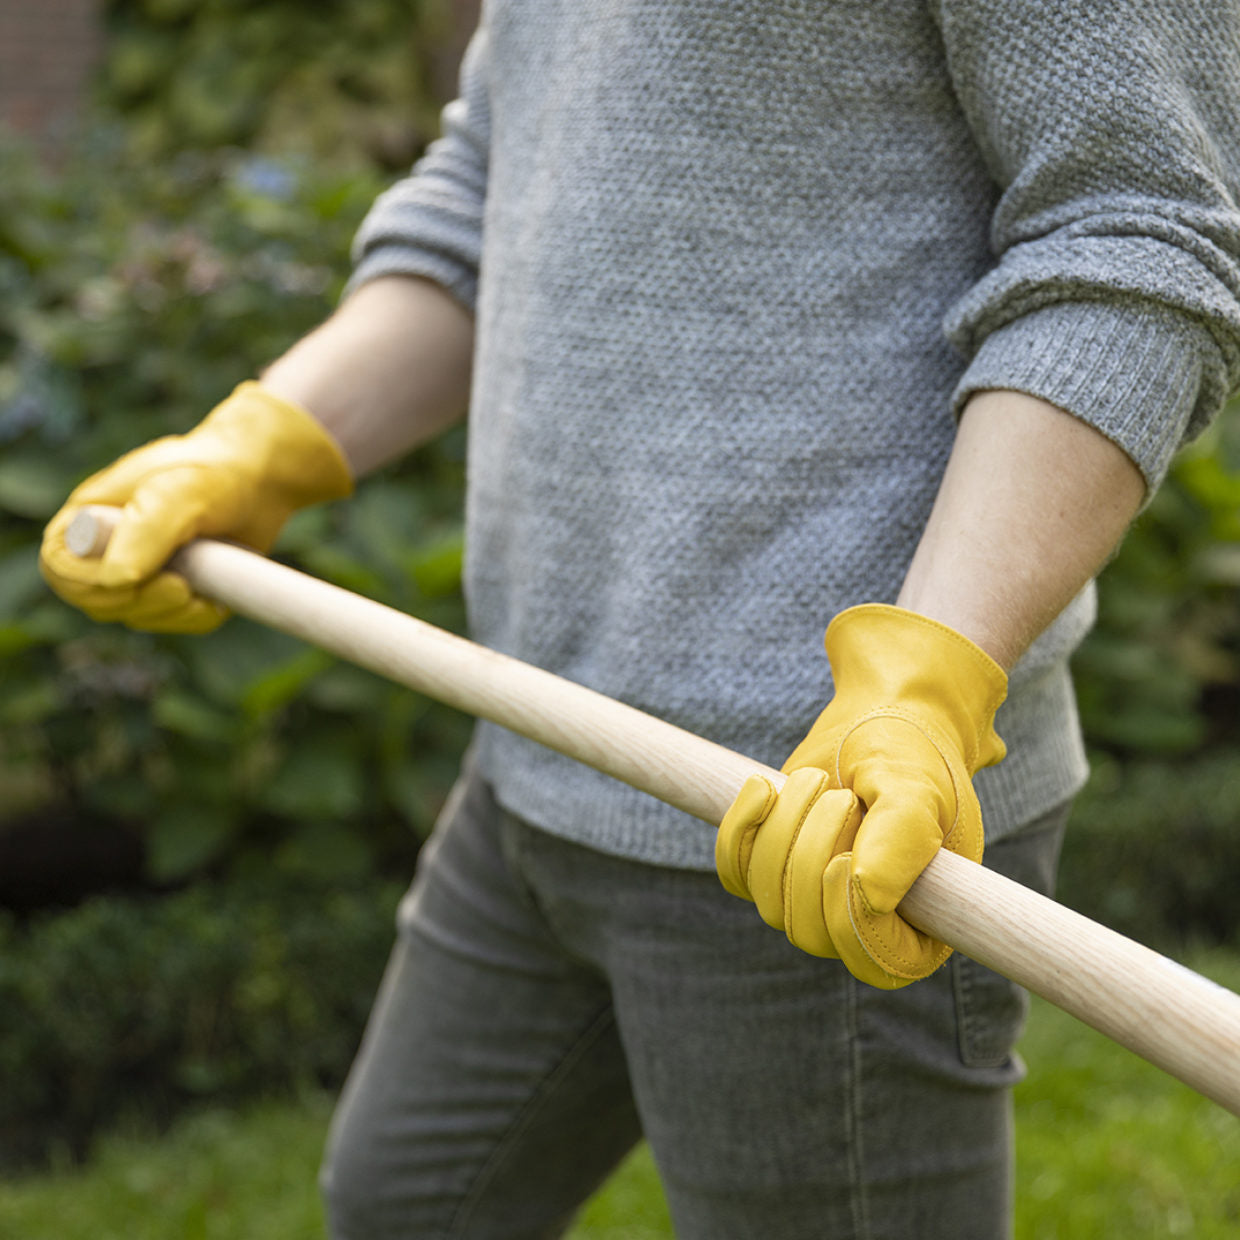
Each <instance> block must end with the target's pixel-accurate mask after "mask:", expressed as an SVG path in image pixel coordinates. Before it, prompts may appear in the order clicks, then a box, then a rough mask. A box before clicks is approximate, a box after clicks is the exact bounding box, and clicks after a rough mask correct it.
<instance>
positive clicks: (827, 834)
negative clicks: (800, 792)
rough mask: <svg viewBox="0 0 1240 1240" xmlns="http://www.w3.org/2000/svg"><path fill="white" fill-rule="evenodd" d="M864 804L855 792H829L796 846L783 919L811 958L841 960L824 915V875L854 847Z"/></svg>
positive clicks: (787, 878) (808, 816) (815, 807)
mask: <svg viewBox="0 0 1240 1240" xmlns="http://www.w3.org/2000/svg"><path fill="white" fill-rule="evenodd" d="M860 823H861V803H860V802H859V801H858V800H857V798H856V797H855V796H853V794H852V793H851V792H847V791H844V790H841V789H827V790H826V791H824V792H823V793H822V794H821V795H820V796H819V797H817V799H816V800H815V801H814V803H813V805H811V806H810V808H809V811H808V812H807V813H806V815H805V821H804V823H803V825H802V827H801V830H800V833H799V834H798V835H797V838H796V841H795V842H794V843H793V845H792V853H791V855H790V856H789V858H788V867H787V873H786V876H785V883H784V921H785V929H786V933H787V935H788V938H789V940H790V941H791V942H792V943H793V945H794V946H796V947H799V948H800V949H801V950H802V951H803V952H808V953H809V954H810V955H811V956H838V955H839V952H838V951H837V950H836V948H835V943H834V940H833V939H832V937H831V931H830V929H829V928H828V926H827V923H826V919H825V918H824V917H823V901H822V884H823V876H824V875H825V873H826V871H827V869H828V868H829V866H830V863H831V860H832V858H833V857H835V856H837V855H838V854H839V853H840V852H842V851H844V850H846V849H847V848H848V847H849V845H850V844H851V843H852V840H853V838H854V836H855V835H856V833H857V828H858V826H859V825H860Z"/></svg>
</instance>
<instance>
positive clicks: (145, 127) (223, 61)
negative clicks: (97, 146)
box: [100, 0, 477, 168]
mask: <svg viewBox="0 0 1240 1240" xmlns="http://www.w3.org/2000/svg"><path fill="white" fill-rule="evenodd" d="M476 10H477V4H476V3H473V4H470V3H463V2H462V0H347V2H345V0H328V2H327V3H322V2H320V3H317V4H311V5H308V4H305V3H303V2H302V0H264V2H263V3H262V4H253V3H250V2H249V0H108V3H107V5H106V9H105V12H106V14H107V18H108V31H109V51H108V56H107V59H106V62H105V64H104V67H103V73H102V77H101V82H100V94H101V96H102V99H103V101H104V102H105V103H106V105H107V106H108V107H110V108H111V109H112V110H113V111H115V112H116V113H117V114H119V115H123V116H124V117H125V119H126V123H127V126H128V128H129V131H130V136H131V140H132V141H134V142H135V143H136V144H137V145H138V146H139V148H140V149H141V150H143V151H144V152H145V153H146V154H147V155H148V156H155V157H161V156H164V155H166V154H168V153H169V152H175V151H183V150H186V149H192V148H198V149H214V148H218V147H221V146H242V147H245V148H246V149H248V150H252V151H263V150H266V151H278V152H280V153H287V152H289V151H290V150H296V151H300V152H301V153H303V154H306V155H310V156H313V157H314V158H316V159H328V160H331V161H332V162H333V163H336V164H340V163H342V162H343V163H347V164H351V165H353V166H362V167H372V166H375V165H380V166H383V167H387V168H398V167H402V166H404V165H405V164H407V163H408V162H409V161H410V159H411V158H412V157H413V155H414V154H416V152H417V151H418V150H419V149H420V148H421V147H422V145H423V144H424V143H425V142H426V140H427V139H428V138H429V137H430V136H432V134H433V133H434V132H435V129H436V126H437V121H438V107H439V105H440V104H441V103H442V102H443V101H444V100H445V98H446V97H448V96H449V94H450V93H451V91H452V89H453V86H454V78H455V72H454V71H455V63H456V58H457V55H458V54H459V51H460V45H461V42H462V40H463V37H464V35H465V34H466V33H467V30H468V27H469V26H470V25H471V24H472V21H473V17H474V14H475V13H476Z"/></svg>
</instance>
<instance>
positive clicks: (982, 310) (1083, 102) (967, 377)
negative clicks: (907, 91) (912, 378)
mask: <svg viewBox="0 0 1240 1240" xmlns="http://www.w3.org/2000/svg"><path fill="white" fill-rule="evenodd" d="M936 8H937V10H938V19H939V24H940V29H941V32H942V36H943V40H944V44H945V47H946V51H947V57H948V65H949V69H950V72H951V75H952V81H953V85H954V87H955V90H956V94H957V97H958V99H959V102H960V105H961V107H962V108H963V110H964V113H965V116H966V118H967V120H968V123H969V125H970V127H971V129H972V131H973V134H974V137H975V139H976V141H977V143H978V145H979V147H980V149H981V151H982V154H983V157H984V158H985V160H986V161H987V164H988V166H989V168H990V171H991V174H992V175H993V177H994V179H995V182H996V184H997V186H998V190H999V197H998V201H997V206H996V209H995V212H994V215H993V219H992V223H991V243H992V248H993V252H994V254H995V258H996V261H995V264H994V265H993V267H992V268H991V269H990V270H989V271H988V272H986V273H984V274H983V275H982V277H981V278H980V279H979V280H978V281H977V282H976V283H975V284H974V285H973V286H972V287H971V288H970V289H968V290H967V292H966V293H965V295H964V296H963V297H962V298H961V299H960V300H959V301H958V302H957V303H956V304H955V306H954V307H953V308H952V309H951V310H950V311H949V313H948V316H947V321H946V328H947V333H948V336H949V338H950V339H951V340H952V342H953V343H954V344H955V345H956V346H957V347H958V348H959V349H961V350H962V352H963V353H964V354H965V356H966V357H967V358H968V359H969V364H968V367H967V370H966V372H965V374H964V376H963V378H962V380H961V382H960V384H959V386H958V387H957V389H956V393H955V398H954V400H955V407H956V409H957V410H959V409H961V408H963V406H964V403H965V401H966V400H967V399H968V397H969V396H970V395H972V394H973V393H974V392H977V391H981V390H983V389H987V388H1013V389H1016V390H1018V391H1023V392H1027V393H1029V394H1031V395H1034V396H1038V397H1041V398H1042V399H1044V400H1047V401H1050V402H1051V403H1053V404H1055V405H1058V406H1059V407H1060V408H1063V409H1066V410H1067V411H1068V412H1070V413H1072V414H1074V415H1076V416H1077V417H1079V418H1081V419H1083V420H1084V421H1086V422H1088V423H1090V424H1091V425H1093V426H1095V427H1096V428H1097V429H1098V430H1100V431H1101V432H1102V433H1103V434H1105V435H1106V436H1108V438H1110V439H1112V440H1113V441H1114V442H1115V443H1117V444H1118V445H1119V446H1120V447H1121V448H1122V449H1123V450H1124V451H1125V452H1127V453H1128V455H1129V456H1130V457H1131V458H1132V459H1133V461H1134V462H1135V463H1136V464H1137V465H1138V466H1139V468H1140V469H1141V471H1142V473H1143V474H1144V476H1145V479H1146V482H1147V484H1148V486H1149V488H1150V489H1151V490H1152V489H1153V488H1154V487H1155V486H1156V485H1157V484H1158V482H1159V481H1160V480H1161V478H1162V476H1163V474H1164V473H1165V472H1166V469H1167V466H1168V464H1169V463H1170V459H1171V456H1172V454H1173V453H1174V452H1175V450H1176V449H1177V448H1178V447H1179V446H1180V445H1181V444H1182V443H1183V442H1185V441H1186V440H1187V439H1189V438H1191V437H1192V436H1193V435H1195V434H1197V433H1199V432H1200V431H1201V430H1202V429H1203V428H1204V427H1205V426H1206V425H1207V424H1208V422H1209V421H1210V420H1211V418H1212V417H1213V416H1214V415H1215V414H1216V413H1217V412H1218V410H1219V409H1220V407H1221V406H1222V404H1223V402H1224V400H1225V399H1226V398H1227V396H1228V394H1229V393H1230V392H1231V391H1232V390H1234V389H1235V388H1236V387H1237V385H1240V212H1238V211H1237V207H1236V190H1237V186H1238V185H1240V4H1238V3H1237V2H1236V0H1099V2H1098V3H1091V4H1082V3H1080V0H939V3H937V5H936Z"/></svg>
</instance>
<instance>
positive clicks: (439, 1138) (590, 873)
mask: <svg viewBox="0 0 1240 1240" xmlns="http://www.w3.org/2000/svg"><path fill="white" fill-rule="evenodd" d="M1065 818H1066V810H1061V811H1058V812H1056V813H1055V814H1053V815H1050V816H1048V817H1047V818H1044V819H1042V820H1041V821H1039V822H1037V823H1034V824H1032V825H1031V826H1030V827H1029V828H1028V829H1026V830H1025V831H1022V832H1021V833H1020V834H1019V835H1017V836H1015V837H1013V838H1011V839H1008V840H1005V841H1003V842H1001V843H998V844H996V845H993V846H992V847H991V848H990V850H989V853H988V857H987V864H988V865H989V866H991V867H993V868H995V869H998V870H1000V871H1002V872H1003V873H1005V874H1007V875H1009V876H1011V877H1012V878H1015V879H1017V880H1018V881H1020V882H1022V883H1025V884H1027V885H1030V886H1033V887H1036V888H1038V889H1039V890H1042V891H1047V890H1048V889H1049V888H1050V886H1051V883H1052V878H1053V873H1054V869H1055V863H1056V858H1057V855H1058V848H1059V841H1060V838H1061V835H1062V830H1063V824H1064V820H1065ZM707 829H708V828H706V827H703V830H707ZM398 928H399V936H398V940H397V943H396V946H395V949H394V952H393V955H392V959H391V962H390V964H389V966H388V970H387V973H386V975H385V978H384V981H383V985H382V989H381V990H380V993H379V997H378V999H377V1001H376V1004H375V1009H374V1012H373V1014H372V1016H371V1019H370V1023H369V1025H368V1028H367V1030H366V1035H365V1038H364V1041H363V1044H362V1048H361V1050H360V1052H359V1055H358V1058H357V1062H356V1063H355V1064H354V1067H353V1071H352V1073H351V1074H350V1077H349V1081H348V1083H347V1085H346V1087H345V1090H344V1094H343V1096H342V1099H341V1102H340V1105H339V1108H338V1110H337V1113H336V1116H335V1119H334V1121H333V1125H332V1130H331V1136H330V1138H329V1142H328V1153H327V1157H326V1160H325V1163H324V1169H323V1177H322V1180H323V1189H324V1194H325V1199H326V1203H327V1212H328V1217H329V1223H330V1230H331V1234H332V1236H333V1237H335V1238H336V1240H396V1238H397V1237H400V1238H401V1240H413V1238H417V1240H432V1238H438V1237H445V1238H446V1237H470V1238H474V1240H484V1238H488V1240H489V1238H494V1240H524V1238H525V1237H553V1236H558V1235H560V1234H561V1233H562V1231H563V1230H564V1229H565V1228H566V1227H567V1225H568V1224H569V1222H570V1221H571V1218H572V1216H573V1214H574V1212H575V1211H576V1210H577V1208H578V1207H579V1206H580V1205H581V1204H582V1202H583V1201H584V1200H585V1199H586V1198H587V1197H588V1196H589V1195H590V1194H591V1193H592V1192H593V1190H594V1189H595V1188H596V1187H597V1186H598V1185H599V1184H600V1183H601V1182H602V1181H603V1180H604V1179H605V1178H606V1176H607V1175H608V1173H609V1172H610V1171H611V1170H612V1169H613V1168H614V1167H615V1166H616V1164H617V1162H618V1161H619V1160H620V1159H621V1158H622V1157H623V1156H624V1155H625V1153H626V1152H627V1151H628V1150H629V1149H630V1148H631V1147H632V1146H633V1145H634V1143H635V1142H637V1141H638V1139H639V1138H640V1137H642V1136H643V1135H644V1136H645V1137H646V1138H647V1139H648V1140H649V1142H650V1146H651V1149H652V1151H653V1154H654V1157H655V1160H656V1163H657V1165H658V1169H659V1173H660V1175H661V1177H662V1180H663V1184H664V1187H665V1189H666V1192H667V1198H668V1203H669V1206H670V1209H671V1213H672V1217H673V1219H674V1221H675V1225H676V1229H677V1234H678V1235H679V1236H681V1237H683V1238H685V1240H729V1238H731V1237H736V1238H737V1240H741V1238H744V1240H800V1238H802V1237H805V1238H808V1237H814V1238H815V1240H837V1238H839V1240H843V1238H845V1237H847V1238H849V1240H878V1238H879V1237H883V1238H885V1240H937V1238H938V1237H951V1238H952V1240H1000V1238H1001V1237H1003V1236H1006V1235H1008V1234H1009V1231H1010V1221H1009V1217H1010V1213H1011V1200H1010V1198H1011V1174H1010V1173H1011V1135H1012V1134H1011V1108H1010V1087H1011V1085H1012V1084H1013V1083H1014V1082H1015V1081H1017V1080H1018V1079H1019V1078H1020V1075H1021V1070H1022V1069H1021V1065H1020V1062H1019V1060H1018V1059H1017V1058H1016V1057H1015V1055H1014V1054H1013V1052H1012V1046H1013V1043H1014V1042H1015V1040H1016V1037H1017V1035H1018V1033H1019V1031H1020V1028H1021V1025H1022V1023H1023V1020H1024V1014H1025V1008H1026V1002H1025V996H1024V995H1023V993H1022V992H1021V991H1020V990H1019V989H1018V988H1017V987H1015V986H1013V985H1012V984H1011V983H1009V982H1007V981H1006V980H1004V979H1003V978H1001V977H999V976H997V975H996V974H994V973H992V972H991V971H989V970H988V969H985V968H983V967H981V966H980V965H978V964H976V963H975V962H973V961H971V960H967V959H965V958H963V957H962V956H961V955H960V954H959V953H957V954H956V955H955V956H953V957H952V959H951V961H950V963H949V964H948V965H947V966H946V967H945V968H943V969H941V970H939V972H938V973H936V974H935V975H934V976H933V977H931V978H929V979H927V980H926V981H923V982H919V983H917V984H915V985H913V986H910V987H907V988H905V989H903V990H898V991H894V992H880V991H878V990H874V989H871V988H870V987H868V986H865V985H863V984H861V983H859V982H857V981H855V980H854V979H853V978H852V977H851V976H850V975H849V974H848V973H847V972H846V971H845V970H844V969H843V968H842V967H841V966H840V964H839V963H838V962H837V961H830V960H819V959H815V958H813V957H810V956H806V955H804V954H803V953H802V952H800V951H798V950H797V949H796V948H794V947H792V946H791V944H789V943H788V941H787V940H786V939H785V938H784V937H783V936H782V935H781V934H779V933H778V932H776V931H773V930H771V929H769V928H768V927H767V926H765V925H764V924H763V923H762V922H761V920H760V919H759V918H758V916H757V914H756V912H755V911H754V908H753V906H752V905H750V904H747V903H745V902H744V901H741V900H737V899H735V898H734V897H732V896H730V895H728V894H727V893H726V892H725V891H724V890H723V889H722V887H720V885H719V882H718V879H717V878H716V877H715V876H714V875H713V874H703V873H700V872H694V871H682V870H668V869H661V868H658V867H655V866H649V865H644V864H642V863H640V862H635V861H629V860H625V859H622V858H617V857H612V856H607V855H604V854H601V853H597V852H594V851H592V850H590V849H586V848H582V847H580V846H579V845H576V844H572V843H567V842H564V841H562V840H559V839H557V838H554V837H552V836H550V835H548V834H546V833H545V832H543V831H540V830H538V829H537V828H535V827H532V826H530V825H528V824H527V823H524V822H521V821H519V820H517V819H515V818H513V817H512V816H511V815H509V814H507V813H505V812H504V811H503V810H502V809H500V808H499V807H498V806H497V805H496V804H495V801H494V799H493V798H492V797H491V795H490V792H489V790H488V788H487V786H486V785H485V784H484V783H483V782H482V781H481V780H479V779H478V778H477V777H475V776H471V775H469V774H468V773H467V774H466V775H465V776H463V778H462V780H461V782H460V783H459V784H458V786H457V788H456V790H455V791H454V793H453V795H452V798H451V800H450V802H449V804H448V805H447V807H446V808H445V811H444V815H443V819H442V821H441V822H440V824H439V826H438V828H437V830H436V833H435V835H434V836H433V837H432V839H431V841H430V843H429V844H428V845H427V847H426V848H425V849H424V851H423V854H422V856H421V858H420V859H419V865H418V873H417V876H416V878H415V881H414V883H413V886H412V887H411V889H410V892H409V894H408V896H407V897H406V898H405V900H404V902H403V904H402V906H401V909H400V913H399V916H398Z"/></svg>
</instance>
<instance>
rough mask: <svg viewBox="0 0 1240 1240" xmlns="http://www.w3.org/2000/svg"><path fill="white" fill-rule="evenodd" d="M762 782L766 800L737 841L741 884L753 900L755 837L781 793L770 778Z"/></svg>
mask: <svg viewBox="0 0 1240 1240" xmlns="http://www.w3.org/2000/svg"><path fill="white" fill-rule="evenodd" d="M762 782H763V783H764V784H765V785H766V800H764V801H763V802H762V810H761V812H760V813H759V814H758V815H757V816H756V817H755V818H754V819H753V821H752V822H750V823H749V824H748V826H746V827H745V829H744V831H742V832H741V834H740V838H739V839H738V840H737V841H736V872H737V874H739V875H740V878H741V885H742V886H743V887H744V888H745V898H746V899H748V900H751V901H752V900H753V884H752V883H751V882H750V881H749V871H750V868H751V866H752V864H753V841H754V837H755V836H756V835H757V834H758V831H759V829H760V828H761V826H762V824H763V823H764V822H766V820H767V818H768V817H769V815H770V812H771V809H772V807H773V806H774V804H775V799H776V797H777V796H778V795H779V794H778V793H777V792H776V790H775V787H774V785H773V784H772V783H771V781H770V780H769V779H764V780H763V781H762ZM746 845H748V847H746Z"/></svg>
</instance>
